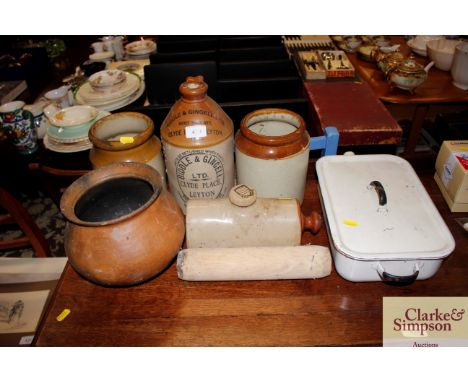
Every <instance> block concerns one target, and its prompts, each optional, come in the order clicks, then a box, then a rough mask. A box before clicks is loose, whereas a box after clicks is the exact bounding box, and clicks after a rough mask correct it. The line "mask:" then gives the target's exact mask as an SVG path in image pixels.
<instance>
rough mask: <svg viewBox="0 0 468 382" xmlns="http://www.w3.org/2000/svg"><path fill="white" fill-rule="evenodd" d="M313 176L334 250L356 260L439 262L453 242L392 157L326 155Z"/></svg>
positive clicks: (418, 186)
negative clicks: (437, 260)
mask: <svg viewBox="0 0 468 382" xmlns="http://www.w3.org/2000/svg"><path fill="white" fill-rule="evenodd" d="M316 169H317V175H318V179H319V185H320V192H321V196H322V201H323V207H324V209H325V211H324V213H325V215H326V217H327V221H328V227H329V234H330V236H331V240H333V244H334V246H335V248H336V249H337V251H339V252H340V253H342V254H343V255H345V256H347V257H350V258H354V259H358V260H412V259H441V258H443V257H446V256H448V255H449V254H450V253H451V252H452V251H453V250H454V248H455V241H454V239H453V237H452V234H451V233H450V231H449V230H448V228H447V226H446V224H445V222H444V221H443V219H442V217H441V216H440V214H439V212H438V211H437V208H436V207H435V206H434V203H433V202H432V200H431V198H430V197H429V195H428V193H427V192H426V190H425V189H424V186H423V185H422V183H421V181H420V180H419V178H418V176H417V175H416V173H415V171H414V170H413V168H412V167H411V165H410V164H409V163H408V162H407V161H406V160H404V159H402V158H400V157H397V156H393V155H356V156H354V155H351V156H343V155H339V156H326V157H322V158H320V159H319V160H318V161H317V164H316Z"/></svg>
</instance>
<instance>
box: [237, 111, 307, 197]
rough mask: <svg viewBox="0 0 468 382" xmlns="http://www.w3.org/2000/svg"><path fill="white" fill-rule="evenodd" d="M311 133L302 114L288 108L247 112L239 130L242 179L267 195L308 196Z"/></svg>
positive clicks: (238, 148) (239, 164)
mask: <svg viewBox="0 0 468 382" xmlns="http://www.w3.org/2000/svg"><path fill="white" fill-rule="evenodd" d="M309 143H310V136H309V134H308V133H307V131H306V128H305V123H304V120H303V119H302V118H301V116H300V115H298V114H296V113H293V112H291V111H289V110H285V109H261V110H256V111H254V112H252V113H250V114H247V115H246V116H245V117H244V118H243V119H242V122H241V126H240V129H239V131H238V132H237V133H236V169H237V181H238V183H242V184H246V185H248V186H249V187H252V188H254V189H255V190H256V191H257V195H258V196H260V197H263V198H296V199H297V200H298V201H299V202H300V203H302V201H303V200H304V190H305V184H306V178H307V166H308V163H309Z"/></svg>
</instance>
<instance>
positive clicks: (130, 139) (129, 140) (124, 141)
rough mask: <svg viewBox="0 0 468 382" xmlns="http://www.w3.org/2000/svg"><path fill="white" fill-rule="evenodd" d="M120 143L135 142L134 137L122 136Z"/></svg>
mask: <svg viewBox="0 0 468 382" xmlns="http://www.w3.org/2000/svg"><path fill="white" fill-rule="evenodd" d="M120 143H123V144H125V143H133V137H120Z"/></svg>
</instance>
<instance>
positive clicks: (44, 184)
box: [28, 162, 91, 206]
mask: <svg viewBox="0 0 468 382" xmlns="http://www.w3.org/2000/svg"><path fill="white" fill-rule="evenodd" d="M89 165H90V164H89ZM28 167H29V169H30V170H32V171H33V172H34V173H36V175H37V179H38V181H39V184H40V187H41V189H42V190H43V191H44V192H45V193H46V194H47V196H49V197H50V198H51V199H52V200H53V201H54V203H55V204H56V205H57V206H60V199H61V197H62V194H63V192H64V191H65V189H66V188H67V187H68V186H69V185H70V184H72V183H73V182H74V181H75V180H76V179H78V178H79V177H80V176H82V175H84V174H86V173H88V172H89V171H90V170H91V168H90V169H60V168H55V167H51V166H48V165H44V164H42V163H36V162H34V163H30V164H29V166H28Z"/></svg>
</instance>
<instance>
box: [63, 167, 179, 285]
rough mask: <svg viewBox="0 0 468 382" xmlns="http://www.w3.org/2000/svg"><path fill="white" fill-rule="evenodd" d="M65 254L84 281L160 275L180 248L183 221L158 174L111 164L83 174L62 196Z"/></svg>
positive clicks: (106, 282) (108, 282)
mask: <svg viewBox="0 0 468 382" xmlns="http://www.w3.org/2000/svg"><path fill="white" fill-rule="evenodd" d="M60 208H61V210H62V213H63V214H64V216H65V217H66V218H67V219H68V223H67V227H66V229H65V251H66V254H67V256H68V259H69V261H70V263H71V265H72V266H73V267H74V268H75V270H76V271H77V272H78V273H80V274H81V275H82V276H84V277H85V278H87V279H89V280H92V281H94V282H97V283H100V284H104V285H131V284H135V283H139V282H142V281H145V280H147V279H149V278H151V277H153V276H155V275H156V274H158V273H159V272H161V271H162V270H163V269H164V268H165V267H166V266H167V265H168V264H169V262H170V261H171V260H172V259H173V258H174V257H175V255H176V254H177V251H178V250H179V249H180V247H181V245H182V241H183V238H184V233H185V227H184V217H183V215H182V212H181V211H180V208H179V206H178V205H177V203H176V201H175V200H174V198H173V197H172V195H170V193H169V192H168V191H166V190H165V189H164V188H163V187H162V182H161V177H160V175H159V173H158V172H157V171H155V170H154V169H153V168H151V167H149V166H148V165H145V164H141V163H123V162H122V163H113V164H110V165H108V166H104V167H101V168H99V169H97V170H94V171H91V172H90V173H88V174H86V175H84V176H82V177H81V178H79V179H78V180H76V181H75V182H74V183H73V184H72V185H71V186H70V187H69V188H68V189H67V190H66V191H65V193H64V194H63V197H62V200H61V203H60Z"/></svg>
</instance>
